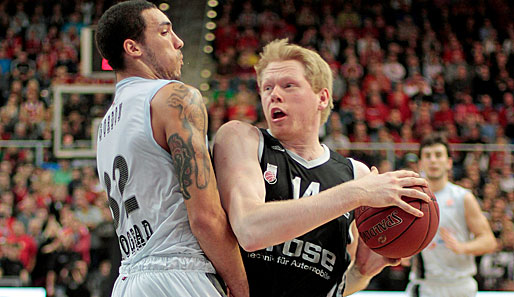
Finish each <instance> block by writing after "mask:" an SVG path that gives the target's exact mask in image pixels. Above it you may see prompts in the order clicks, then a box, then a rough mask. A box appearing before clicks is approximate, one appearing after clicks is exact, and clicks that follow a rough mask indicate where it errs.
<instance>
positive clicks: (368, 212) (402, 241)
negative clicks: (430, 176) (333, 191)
mask: <svg viewBox="0 0 514 297" xmlns="http://www.w3.org/2000/svg"><path fill="white" fill-rule="evenodd" d="M413 188H417V189H418V190H420V191H424V192H425V193H426V194H427V195H428V196H429V197H430V198H431V200H430V202H428V203H427V202H425V201H423V200H420V199H414V198H410V197H405V196H403V197H402V199H403V201H405V202H407V203H409V204H410V205H411V206H413V207H415V208H417V209H419V210H421V211H422V212H423V214H424V215H423V216H422V217H420V218H418V217H416V216H414V215H411V214H409V213H407V212H405V211H404V210H403V209H401V208H399V207H397V206H390V207H384V208H374V207H367V206H362V207H359V208H357V209H355V222H356V224H357V229H358V230H359V235H360V237H361V238H362V240H363V241H364V243H365V244H366V245H367V246H368V247H369V248H370V249H372V250H373V251H374V252H376V253H378V254H380V255H382V256H385V257H388V258H405V257H410V256H412V255H415V254H417V253H419V252H420V251H422V250H423V249H424V248H425V247H426V246H427V245H428V244H429V243H430V242H431V241H432V238H434V236H435V234H436V232H437V228H438V227H439V206H438V205H437V200H436V198H435V196H434V194H433V193H432V191H430V189H429V188H428V187H420V186H418V187H413Z"/></svg>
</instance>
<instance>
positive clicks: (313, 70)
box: [254, 38, 334, 125]
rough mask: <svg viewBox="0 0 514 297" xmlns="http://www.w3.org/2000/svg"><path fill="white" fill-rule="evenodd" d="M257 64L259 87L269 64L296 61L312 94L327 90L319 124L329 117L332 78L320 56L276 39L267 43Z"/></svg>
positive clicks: (329, 70) (331, 102) (331, 106)
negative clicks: (262, 75)
mask: <svg viewBox="0 0 514 297" xmlns="http://www.w3.org/2000/svg"><path fill="white" fill-rule="evenodd" d="M260 56H261V58H260V60H259V62H258V63H257V64H256V65H255V66H254V68H255V71H256V72H257V85H258V86H259V89H260V87H261V79H262V77H261V74H262V72H263V71H264V69H266V67H267V66H268V65H269V64H270V63H271V62H279V61H287V60H296V61H298V62H300V63H302V65H303V66H304V69H305V79H306V80H307V81H308V82H309V84H310V85H311V88H312V90H313V91H314V93H319V92H320V91H321V90H322V89H325V88H326V89H327V90H328V97H329V98H328V106H327V107H326V108H325V109H324V110H323V111H321V118H320V124H321V125H323V124H324V123H325V122H326V121H327V119H328V116H329V115H330V112H331V111H332V108H334V102H333V100H332V83H333V80H334V78H333V76H332V70H331V69H330V66H328V64H327V62H325V60H323V58H321V56H320V55H319V54H318V53H317V52H315V51H313V50H310V49H306V48H304V47H301V46H299V45H295V44H289V43H288V40H287V38H286V39H276V40H274V41H272V42H270V43H268V44H267V45H266V46H265V47H264V49H263V50H262V53H261V54H260Z"/></svg>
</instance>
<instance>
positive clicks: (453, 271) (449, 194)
mask: <svg viewBox="0 0 514 297" xmlns="http://www.w3.org/2000/svg"><path fill="white" fill-rule="evenodd" d="M419 168H420V170H421V171H422V173H423V175H424V176H425V177H426V179H427V180H428V185H429V186H430V189H431V190H432V192H433V193H434V195H435V196H436V198H437V202H438V205H439V213H440V219H439V230H438V232H437V234H436V236H435V237H434V239H433V240H432V242H431V243H430V244H429V245H428V247H427V248H425V250H423V251H422V252H421V253H419V254H418V255H416V256H414V257H413V258H412V259H411V262H412V264H411V265H412V269H411V275H410V279H411V282H410V283H409V286H408V289H407V290H408V291H409V294H410V296H422V297H460V296H462V297H470V296H475V295H476V293H477V290H478V288H477V283H476V281H475V279H474V278H473V276H474V275H475V274H476V272H477V269H476V265H475V256H478V255H483V254H486V253H490V252H493V251H494V250H495V248H496V240H495V238H494V235H493V232H492V231H491V227H490V226H489V223H488V222H487V219H486V217H485V216H484V215H483V213H482V211H481V209H480V205H479V204H478V202H477V200H476V199H475V197H474V196H473V194H472V193H471V192H470V191H469V190H466V189H464V188H462V187H460V186H458V185H455V184H453V183H451V182H449V181H448V173H449V171H450V170H451V169H452V159H451V157H450V150H449V146H448V142H447V141H446V139H445V138H444V137H443V136H442V135H440V134H432V135H430V136H427V137H426V138H424V139H423V140H422V141H421V144H420V148H419Z"/></svg>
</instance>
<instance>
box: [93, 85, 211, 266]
mask: <svg viewBox="0 0 514 297" xmlns="http://www.w3.org/2000/svg"><path fill="white" fill-rule="evenodd" d="M171 82H175V83H181V82H178V81H169V80H149V79H143V78H139V77H130V78H126V79H124V80H122V81H120V82H118V83H117V84H116V93H115V97H114V102H113V103H112V105H111V107H110V108H109V110H108V111H107V113H106V115H105V117H104V118H103V120H102V123H101V124H100V126H99V131H98V132H99V133H98V145H97V166H98V174H99V177H100V181H101V183H102V185H103V187H104V189H105V190H106V191H107V194H108V197H109V205H110V208H111V212H112V215H113V218H114V226H115V228H116V233H117V235H118V241H119V244H120V249H121V255H122V267H123V266H124V265H131V264H134V263H136V262H138V261H139V260H141V259H143V258H145V257H150V256H151V257H170V256H186V257H193V258H195V257H197V258H201V259H202V260H203V259H206V258H205V257H204V253H203V251H202V250H201V249H200V245H199V244H198V241H197V239H196V238H195V236H194V235H193V233H192V231H191V228H190V226H189V220H188V215H187V210H186V206H185V204H184V199H183V197H182V193H181V192H180V186H179V182H178V180H177V178H176V175H175V172H174V171H175V169H174V167H173V165H172V160H171V156H170V153H169V152H167V151H166V150H164V149H163V148H162V147H161V146H159V145H158V144H157V142H156V141H155V139H154V137H153V133H152V126H151V119H150V101H151V100H152V98H153V97H154V95H155V94H156V93H157V91H158V90H159V89H161V88H162V87H163V86H165V85H166V84H169V83H171ZM201 262H205V263H206V264H205V265H204V267H202V268H200V270H204V271H206V272H214V268H213V267H212V264H211V263H210V262H209V261H208V260H206V261H201Z"/></svg>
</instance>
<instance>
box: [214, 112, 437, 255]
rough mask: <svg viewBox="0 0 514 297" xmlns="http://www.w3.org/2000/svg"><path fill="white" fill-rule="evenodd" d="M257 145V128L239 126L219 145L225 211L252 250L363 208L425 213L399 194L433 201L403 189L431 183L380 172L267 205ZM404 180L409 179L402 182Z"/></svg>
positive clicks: (223, 134)
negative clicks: (397, 207) (392, 206)
mask: <svg viewBox="0 0 514 297" xmlns="http://www.w3.org/2000/svg"><path fill="white" fill-rule="evenodd" d="M258 146H259V131H258V130H257V128H255V127H252V126H251V125H248V124H246V123H242V122H237V121H232V122H229V123H226V124H224V125H223V126H222V127H221V128H220V129H219V130H218V132H217V134H216V139H215V142H214V164H215V167H216V178H217V179H218V186H219V190H220V196H221V199H222V203H223V207H224V208H225V210H226V211H227V213H228V216H229V219H230V223H231V225H232V229H233V230H234V233H235V234H236V237H237V239H238V241H239V244H240V245H241V246H242V247H243V248H244V249H245V250H247V251H254V250H258V249H263V248H266V247H268V246H272V245H276V244H280V243H283V242H285V241H288V240H291V239H293V238H295V237H298V236H300V235H303V234H305V233H307V232H309V231H311V230H313V229H314V228H317V227H318V226H321V225H322V224H325V223H327V222H329V221H331V220H333V219H335V218H337V217H339V216H341V215H342V214H344V213H346V212H348V211H351V210H352V209H354V208H356V207H357V206H360V205H371V204H377V203H378V204H383V205H384V206H386V205H389V204H395V205H396V204H398V205H400V204H402V203H403V204H404V205H402V206H403V207H402V206H400V207H402V208H405V209H406V210H408V211H411V212H414V213H420V212H419V211H418V210H416V209H414V208H412V207H411V206H410V205H408V204H407V203H405V202H403V201H401V199H400V196H397V195H399V194H400V195H407V196H411V197H417V198H422V199H424V200H427V201H428V199H429V198H428V196H426V195H425V194H424V193H421V192H419V191H417V190H413V189H403V188H402V186H403V185H409V184H411V183H419V184H426V181H424V180H423V179H421V178H416V176H417V174H415V173H412V172H406V171H405V172H402V173H398V174H397V175H383V174H381V175H378V172H377V171H376V170H375V172H374V173H370V174H369V175H368V176H366V177H364V178H362V180H361V181H360V182H358V183H357V182H355V181H351V182H347V183H344V184H342V185H339V186H336V187H333V188H331V189H327V190H325V191H322V192H321V193H319V194H317V195H313V196H311V197H306V198H303V199H288V200H283V201H273V202H268V203H265V196H266V188H265V185H264V179H263V177H262V171H261V167H260V164H259V156H258ZM371 175H372V176H371ZM399 176H403V177H405V176H408V177H409V178H408V179H407V180H403V182H402V181H400V180H399V178H398V177H399ZM404 183H405V184H404ZM381 185H384V186H383V187H382V186H381ZM387 185H389V186H387ZM388 191H392V192H394V195H393V194H392V193H388ZM401 192H403V193H404V194H401ZM379 193H380V194H381V195H380V194H379ZM393 196H394V197H393ZM291 198H292V197H291ZM397 200H400V202H398V201H397ZM375 206H377V205H375Z"/></svg>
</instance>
